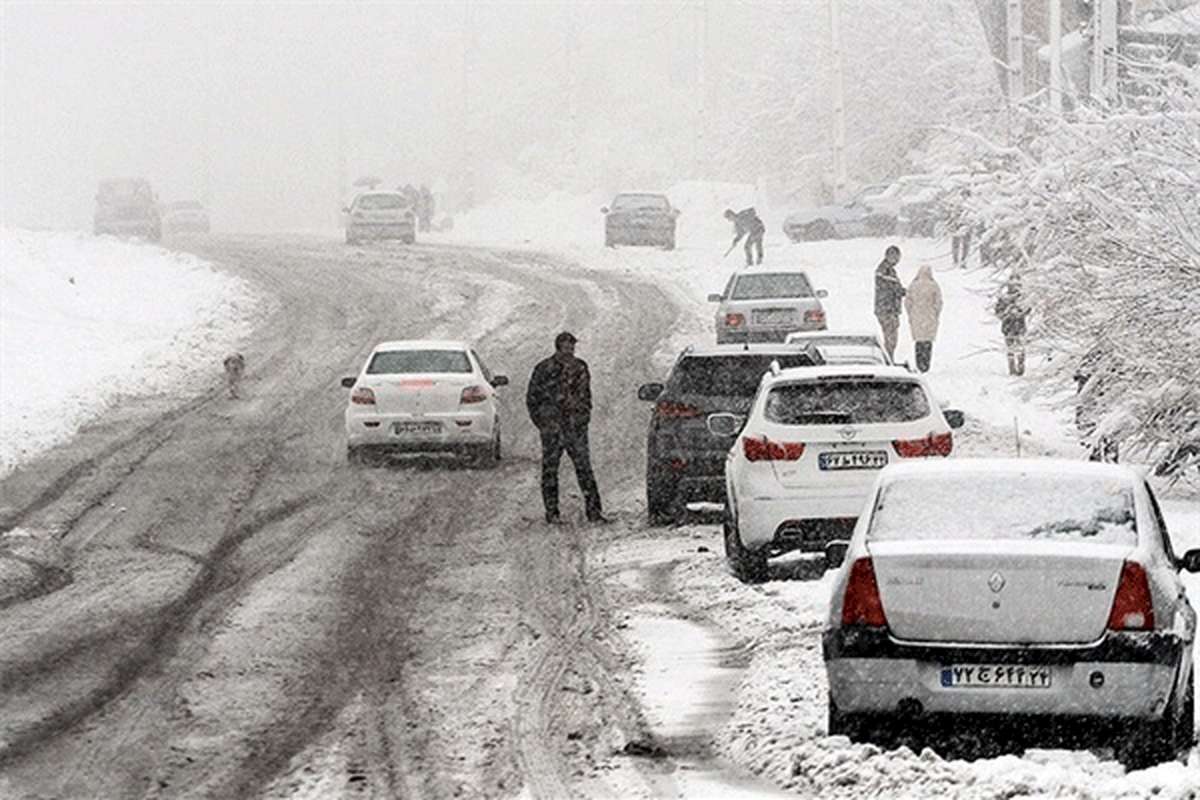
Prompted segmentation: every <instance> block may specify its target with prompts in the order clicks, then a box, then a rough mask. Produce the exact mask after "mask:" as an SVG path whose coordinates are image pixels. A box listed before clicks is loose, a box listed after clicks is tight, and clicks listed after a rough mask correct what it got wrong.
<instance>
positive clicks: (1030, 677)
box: [941, 664, 1053, 689]
mask: <svg viewBox="0 0 1200 800" xmlns="http://www.w3.org/2000/svg"><path fill="white" fill-rule="evenodd" d="M1052 680H1053V671H1052V670H1051V669H1050V668H1049V667H1038V666H1029V665H1025V664H1003V665H998V664H964V665H961V666H953V665H952V666H944V667H942V671H941V685H942V688H943V689H1049V688H1050V684H1051V682H1052Z"/></svg>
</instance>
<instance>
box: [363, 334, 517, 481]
mask: <svg viewBox="0 0 1200 800" xmlns="http://www.w3.org/2000/svg"><path fill="white" fill-rule="evenodd" d="M506 385H508V378H507V377H506V376H504V375H493V374H492V372H491V371H490V370H489V369H488V368H487V367H486V366H485V365H484V363H483V361H482V360H481V359H480V358H479V355H478V354H477V353H476V352H475V351H474V350H473V349H472V348H471V347H469V346H468V345H466V344H464V343H463V342H456V341H434V340H408V341H395V342H383V343H382V344H379V345H376V346H375V348H374V349H373V350H372V351H371V353H370V355H369V356H367V360H366V363H364V364H363V367H362V370H361V371H360V372H359V374H358V376H357V377H353V378H343V379H342V386H344V387H345V388H347V389H351V390H352V391H351V393H350V400H349V403H348V404H347V406H346V413H345V424H346V454H347V458H348V459H349V460H350V461H351V462H352V463H353V462H361V461H364V460H366V459H367V458H368V457H370V456H372V455H387V454H390V453H422V452H450V453H458V454H461V455H466V456H468V457H470V458H472V459H473V460H475V461H477V462H479V463H484V464H491V463H496V462H498V461H499V460H500V455H501V449H500V448H501V443H500V424H501V404H500V400H499V398H498V397H497V396H496V389H497V388H498V387H501V386H506Z"/></svg>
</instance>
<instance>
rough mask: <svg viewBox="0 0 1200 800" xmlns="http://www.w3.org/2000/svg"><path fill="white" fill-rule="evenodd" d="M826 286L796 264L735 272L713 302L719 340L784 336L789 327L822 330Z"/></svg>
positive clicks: (767, 339)
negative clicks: (817, 286)
mask: <svg viewBox="0 0 1200 800" xmlns="http://www.w3.org/2000/svg"><path fill="white" fill-rule="evenodd" d="M827 296H828V293H827V292H826V291H825V290H824V289H813V286H812V283H811V282H810V281H809V279H808V274H807V273H805V271H804V270H803V269H798V268H791V269H789V268H779V267H775V268H767V267H763V266H757V267H747V268H745V269H742V270H739V271H737V272H735V273H733V275H732V276H730V278H729V282H728V283H727V284H726V285H725V289H724V291H722V292H721V294H710V295H709V296H708V301H709V302H710V303H717V304H718V305H717V313H716V318H715V320H714V322H715V327H716V331H717V344H728V343H731V342H782V341H784V340H785V339H786V338H787V335H788V334H789V333H792V332H793V331H812V330H825V307H824V306H822V305H821V298H822V297H827Z"/></svg>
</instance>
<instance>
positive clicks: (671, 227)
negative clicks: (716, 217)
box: [600, 192, 679, 250]
mask: <svg viewBox="0 0 1200 800" xmlns="http://www.w3.org/2000/svg"><path fill="white" fill-rule="evenodd" d="M600 211H601V213H603V214H604V246H605V247H616V246H617V245H619V244H629V245H649V246H651V247H661V248H663V249H664V250H674V249H675V220H676V218H677V217H678V216H679V209H677V208H673V207H672V206H671V201H670V200H668V199H667V196H666V195H665V194H652V193H649V192H622V193H621V194H618V195H617V196H616V197H614V198H613V202H612V207H611V208H610V207H608V206H605V207H604V208H602V209H600Z"/></svg>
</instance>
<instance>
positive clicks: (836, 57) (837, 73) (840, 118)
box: [829, 0, 846, 200]
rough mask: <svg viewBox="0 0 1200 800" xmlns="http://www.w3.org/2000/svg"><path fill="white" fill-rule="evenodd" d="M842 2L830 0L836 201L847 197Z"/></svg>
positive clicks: (834, 189)
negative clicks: (840, 15) (840, 16)
mask: <svg viewBox="0 0 1200 800" xmlns="http://www.w3.org/2000/svg"><path fill="white" fill-rule="evenodd" d="M840 12H841V0H829V52H830V54H831V56H832V58H833V185H834V188H833V192H834V200H841V199H842V197H844V196H845V191H844V190H845V187H846V91H845V87H844V86H843V85H842V35H841V30H840V28H841V19H840V18H839V14H840Z"/></svg>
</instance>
